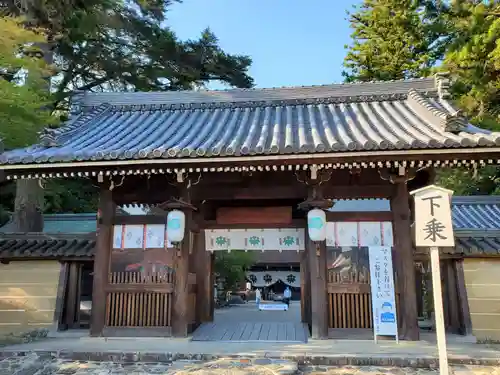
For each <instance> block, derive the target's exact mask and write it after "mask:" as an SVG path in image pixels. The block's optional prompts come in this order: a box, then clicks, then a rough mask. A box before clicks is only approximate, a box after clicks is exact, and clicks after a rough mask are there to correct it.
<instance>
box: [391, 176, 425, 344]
mask: <svg viewBox="0 0 500 375" xmlns="http://www.w3.org/2000/svg"><path fill="white" fill-rule="evenodd" d="M391 209H392V213H393V233H394V249H395V252H396V253H397V257H396V262H395V266H396V267H395V268H396V270H397V274H398V279H399V280H398V283H399V293H400V296H401V303H400V306H401V310H402V311H401V312H402V314H401V317H402V320H403V321H402V322H401V332H400V337H401V338H402V339H403V340H410V341H417V340H419V337H420V334H419V328H418V316H417V315H418V313H417V293H416V288H415V271H414V269H415V268H414V267H415V266H414V260H413V242H412V236H411V229H410V225H411V221H410V220H411V216H410V202H409V194H408V189H407V186H406V181H405V180H404V179H403V178H401V179H399V178H398V179H396V180H395V192H394V195H393V197H392V199H391Z"/></svg>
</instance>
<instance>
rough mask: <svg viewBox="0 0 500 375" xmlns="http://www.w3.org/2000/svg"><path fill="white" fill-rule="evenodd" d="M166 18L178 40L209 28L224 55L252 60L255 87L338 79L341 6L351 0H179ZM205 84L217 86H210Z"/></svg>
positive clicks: (345, 30)
mask: <svg viewBox="0 0 500 375" xmlns="http://www.w3.org/2000/svg"><path fill="white" fill-rule="evenodd" d="M183 1H184V2H183V3H182V4H174V5H173V6H172V8H171V10H170V12H169V14H168V20H167V22H166V24H167V25H169V26H170V27H171V28H172V29H173V30H174V31H175V32H176V33H177V35H178V36H179V37H180V38H182V39H188V38H196V37H198V36H199V34H200V32H201V31H202V30H203V29H204V28H205V27H207V26H208V27H210V28H211V29H212V31H213V32H214V33H215V34H216V35H217V37H218V38H219V40H220V45H221V47H222V48H223V49H224V50H225V51H226V52H229V53H234V54H247V55H250V56H251V57H252V59H253V64H252V67H251V69H250V74H251V75H252V77H253V78H254V80H255V84H256V86H257V87H276V86H301V85H320V84H328V83H333V82H340V81H342V76H341V72H342V60H343V58H344V55H345V49H344V45H345V44H349V43H350V37H349V35H350V33H351V30H350V28H349V24H348V22H347V21H346V20H345V19H346V12H345V11H346V10H348V9H349V10H350V9H351V8H352V5H353V4H356V3H358V2H359V1H356V0H312V1H309V2H308V1H304V0H302V1H299V0H183ZM211 88H220V86H219V85H211Z"/></svg>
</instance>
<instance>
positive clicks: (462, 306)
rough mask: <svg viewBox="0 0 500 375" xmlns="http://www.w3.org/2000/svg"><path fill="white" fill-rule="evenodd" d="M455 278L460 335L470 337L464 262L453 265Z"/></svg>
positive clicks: (470, 325) (470, 324) (459, 261)
mask: <svg viewBox="0 0 500 375" xmlns="http://www.w3.org/2000/svg"><path fill="white" fill-rule="evenodd" d="M454 268H455V276H456V282H457V296H458V308H459V318H460V331H461V333H462V335H465V336H468V335H472V320H471V317H470V310H469V299H468V297H467V288H466V286H465V275H464V261H463V259H460V260H457V261H456V262H455V263H454Z"/></svg>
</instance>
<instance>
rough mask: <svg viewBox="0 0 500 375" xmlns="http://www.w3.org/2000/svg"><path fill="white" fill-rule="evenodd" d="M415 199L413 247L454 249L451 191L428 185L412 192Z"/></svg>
mask: <svg viewBox="0 0 500 375" xmlns="http://www.w3.org/2000/svg"><path fill="white" fill-rule="evenodd" d="M411 194H412V195H413V196H414V199H415V246H418V247H433V246H437V247H454V246H455V237H454V236H453V224H452V220H451V194H453V192H452V191H451V190H447V189H443V188H441V187H439V186H435V185H430V186H426V187H424V188H422V189H418V190H415V191H412V192H411Z"/></svg>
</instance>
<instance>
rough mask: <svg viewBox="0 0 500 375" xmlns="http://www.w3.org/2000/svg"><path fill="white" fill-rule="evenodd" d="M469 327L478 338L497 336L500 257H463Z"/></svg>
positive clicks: (499, 308)
mask: <svg viewBox="0 0 500 375" xmlns="http://www.w3.org/2000/svg"><path fill="white" fill-rule="evenodd" d="M464 273H465V284H466V287H467V296H468V298H469V308H470V313H471V319H472V331H473V334H474V335H475V336H476V338H477V339H478V340H495V341H499V340H500V259H498V258H482V259H477V258H476V259H470V258H469V259H467V258H466V259H465V260H464Z"/></svg>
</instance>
